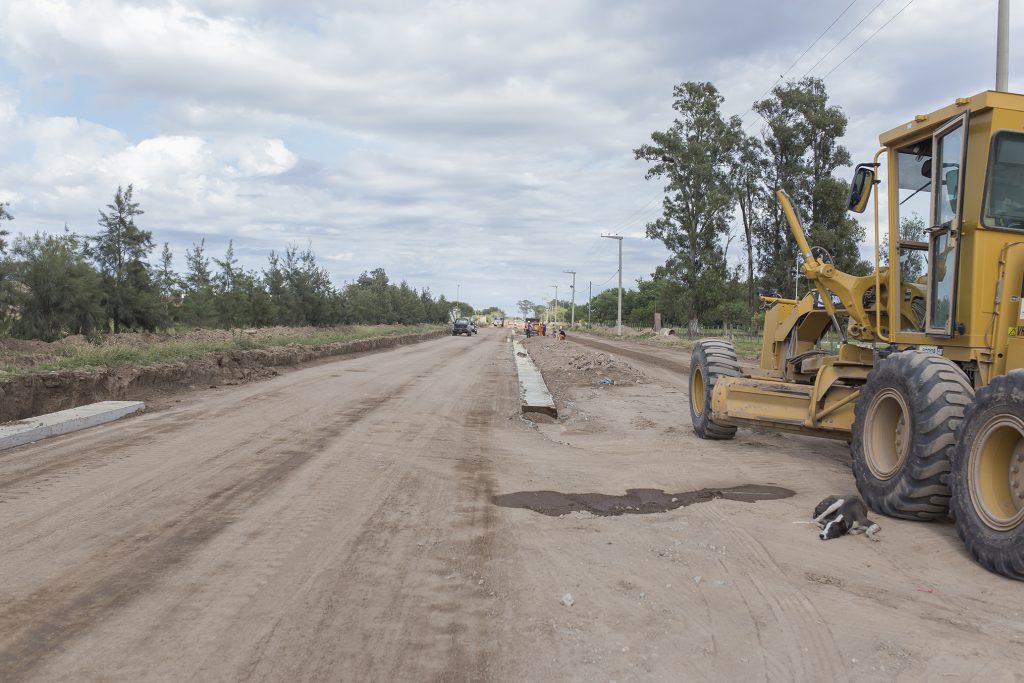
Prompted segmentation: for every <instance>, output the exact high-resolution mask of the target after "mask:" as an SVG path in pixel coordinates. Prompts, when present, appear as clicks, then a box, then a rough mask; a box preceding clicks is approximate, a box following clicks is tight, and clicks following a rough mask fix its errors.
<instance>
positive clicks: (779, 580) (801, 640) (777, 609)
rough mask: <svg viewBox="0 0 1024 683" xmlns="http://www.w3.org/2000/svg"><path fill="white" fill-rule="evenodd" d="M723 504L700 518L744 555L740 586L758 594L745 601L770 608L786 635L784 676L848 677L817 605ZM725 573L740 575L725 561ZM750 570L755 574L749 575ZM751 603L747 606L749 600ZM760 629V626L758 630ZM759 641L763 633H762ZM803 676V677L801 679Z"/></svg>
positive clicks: (770, 658)
mask: <svg viewBox="0 0 1024 683" xmlns="http://www.w3.org/2000/svg"><path fill="white" fill-rule="evenodd" d="M720 508H721V506H718V507H716V506H713V505H706V506H704V509H701V510H700V511H699V514H700V515H701V516H702V517H703V518H704V520H705V522H706V523H707V524H708V526H710V527H711V528H713V529H715V530H716V531H717V533H718V534H719V535H720V537H722V538H727V539H729V549H730V552H731V553H737V551H738V554H739V555H740V557H739V558H737V563H738V565H739V566H740V567H742V572H743V573H742V575H741V576H740V577H737V578H738V579H739V580H738V581H737V586H739V587H740V589H741V590H743V587H744V585H745V582H744V581H743V579H745V580H746V581H747V582H749V585H750V586H752V587H753V588H754V590H755V591H756V592H755V593H754V594H753V595H745V596H744V601H751V600H752V601H754V602H759V603H763V604H767V605H768V606H769V607H770V609H771V611H772V613H773V614H774V615H775V618H776V622H777V624H776V625H777V626H781V627H782V628H783V629H784V631H785V634H786V635H784V636H782V637H781V638H779V640H780V641H781V642H783V643H785V644H786V655H787V658H788V660H789V661H788V667H787V668H786V672H785V673H786V675H785V678H794V677H795V678H798V679H800V680H808V681H835V680H843V679H844V678H845V675H846V674H845V666H844V664H843V659H842V653H841V652H840V650H839V647H838V645H837V643H836V642H835V639H834V638H833V637H832V634H831V631H830V630H829V628H828V626H827V624H826V623H825V620H824V619H823V618H822V617H821V615H820V613H818V611H817V609H815V607H814V605H813V604H811V602H810V601H809V600H808V599H807V598H806V597H805V596H804V595H803V594H802V593H801V592H800V591H799V590H797V589H796V588H794V587H793V586H791V585H789V582H788V580H787V574H786V573H785V572H784V571H783V569H782V568H781V567H780V566H779V565H778V564H777V563H776V562H775V560H774V559H773V558H772V556H771V554H770V553H769V552H768V551H767V550H766V549H765V547H764V545H762V544H761V543H760V542H759V541H758V540H757V539H756V538H754V536H753V535H751V534H750V532H748V531H747V530H746V529H744V528H743V527H740V526H737V525H734V524H731V523H730V522H729V516H728V515H727V514H726V513H725V511H724V510H722V509H720ZM723 567H724V568H725V569H726V571H727V572H728V573H729V574H731V575H733V576H736V571H735V567H730V566H727V565H726V564H725V563H723ZM751 568H753V569H754V571H751ZM762 576H766V577H767V576H770V577H771V583H772V584H776V585H778V586H779V588H770V587H769V586H768V581H767V580H766V579H765V578H761V577H762ZM748 604H749V602H748ZM758 629H759V630H760V627H758ZM759 638H760V635H759ZM774 654H775V652H774V650H773V649H772V647H771V646H769V647H768V649H767V650H766V652H765V656H766V661H768V662H769V663H770V664H771V667H770V668H772V669H776V670H777V669H778V668H780V667H781V666H783V664H782V662H779V661H778V660H775V659H774ZM798 672H799V675H797V674H798Z"/></svg>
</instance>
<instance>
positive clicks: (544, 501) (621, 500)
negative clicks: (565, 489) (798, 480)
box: [491, 484, 795, 517]
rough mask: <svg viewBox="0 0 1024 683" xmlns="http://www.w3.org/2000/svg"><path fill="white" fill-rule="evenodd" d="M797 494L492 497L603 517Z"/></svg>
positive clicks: (762, 490)
mask: <svg viewBox="0 0 1024 683" xmlns="http://www.w3.org/2000/svg"><path fill="white" fill-rule="evenodd" d="M793 495H795V494H794V493H793V491H790V490H789V489H785V488H782V487H781V486H760V485H756V484H744V485H742V486H733V487H732V488H726V489H700V490H698V491H684V492H683V493H665V492H664V491H662V490H661V489H626V494H625V495H622V496H613V495H610V494H607V493H559V492H558V491H517V492H515V493H503V494H501V495H498V496H494V497H492V498H491V502H492V503H494V504H495V505H497V506H499V507H506V508H525V509H527V510H533V511H534V512H539V513H540V514H542V515H548V516H549V517H560V516H562V515H566V514H568V513H570V512H589V513H591V514H593V515H597V516H599V517H611V516H615V515H648V514H651V513H655V512H667V511H668V510H675V509H676V508H680V507H685V506H687V505H693V504H694V503H706V502H708V501H709V500H715V499H716V498H725V499H727V500H738V501H742V502H744V503H753V502H756V501H759V500H779V499H780V498H789V497H790V496H793Z"/></svg>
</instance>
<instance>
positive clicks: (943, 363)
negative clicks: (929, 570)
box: [851, 351, 974, 520]
mask: <svg viewBox="0 0 1024 683" xmlns="http://www.w3.org/2000/svg"><path fill="white" fill-rule="evenodd" d="M887 387H888V388H894V389H896V390H897V391H899V392H900V393H901V395H902V396H903V398H904V400H905V401H906V403H907V408H908V410H909V412H910V423H911V424H910V427H909V428H908V429H907V433H908V435H909V436H908V437H907V438H910V439H911V443H910V450H909V453H908V454H907V457H906V459H905V460H904V462H903V464H902V465H901V466H900V468H899V469H898V470H897V471H896V472H895V473H894V474H893V476H892V477H891V478H890V479H887V480H881V479H879V478H877V477H876V476H875V474H874V473H873V472H872V471H871V469H870V468H869V467H868V464H867V462H866V457H865V455H864V433H863V432H864V423H865V420H866V417H867V415H866V413H867V410H868V406H869V404H870V403H871V401H872V399H873V398H874V396H875V395H876V394H877V392H878V391H880V390H881V389H883V388H887ZM973 398H974V390H973V388H972V387H971V385H970V382H969V381H968V379H967V376H966V375H965V374H964V373H963V372H962V371H961V370H960V368H958V367H957V366H956V365H955V364H953V362H952V361H950V360H948V359H946V358H943V357H942V356H938V355H935V354H931V353H925V352H922V351H903V352H901V353H894V354H892V355H890V356H888V357H887V358H883V359H882V360H881V361H879V362H878V364H877V365H876V366H875V367H874V368H873V369H872V370H871V372H870V374H869V375H868V379H867V382H866V383H865V385H864V387H863V389H862V390H861V396H860V398H859V399H858V400H857V405H856V408H855V409H854V422H853V434H852V437H853V440H852V444H851V454H852V456H853V472H854V477H855V478H856V480H857V489H858V491H859V492H860V494H861V497H862V498H863V499H864V501H865V502H866V503H867V504H868V506H869V507H870V508H871V509H873V510H875V511H877V512H879V513H881V514H883V515H887V516H889V517H899V518H903V519H921V520H930V519H939V518H942V517H945V516H946V514H947V511H948V508H949V497H950V492H949V472H950V470H951V465H950V458H951V457H952V447H953V445H954V443H955V442H956V433H955V429H956V428H957V427H958V426H959V425H960V423H961V422H962V421H963V415H964V410H965V408H966V407H967V406H968V405H969V404H970V403H971V401H972V399H973Z"/></svg>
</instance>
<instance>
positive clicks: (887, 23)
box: [821, 0, 914, 80]
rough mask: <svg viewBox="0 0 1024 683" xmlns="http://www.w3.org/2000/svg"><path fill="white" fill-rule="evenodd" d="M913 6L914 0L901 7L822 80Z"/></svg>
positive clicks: (823, 78)
mask: <svg viewBox="0 0 1024 683" xmlns="http://www.w3.org/2000/svg"><path fill="white" fill-rule="evenodd" d="M912 4H914V0H910V1H909V2H908V3H907V4H905V5H904V6H903V7H901V8H900V11H899V12H897V13H896V14H894V15H892V16H891V17H890V18H889V21H887V22H885V23H884V24H882V25H881V26H879V27H878V28H877V29H875V32H874V33H872V34H871V35H870V36H868V37H867V38H865V39H864V42H863V43H861V44H860V45H858V46H857V47H856V48H854V50H853V52H851V53H850V54H848V55H846V56H845V57H843V61H841V62H839V63H838V64H836V65H835V66H834V67H832V69H831V70H830V71H829V72H828V73H827V74H825V75H824V76H822V77H821V80H825V79H826V78H828V77H829V76H831V75H832V72H834V71H835V70H836V69H838V68H839V67H841V66H842V65H843V64H845V63H846V60H847V59H849V58H850V57H852V56H854V55H855V54H857V52H858V51H859V50H860V49H861V48H862V47H864V45H865V44H867V42H868V41H869V40H871V39H872V38H874V37H875V36H876V35H878V32H879V31H881V30H882V29H883V28H885V27H886V26H888V25H889V24H891V23H892V21H893V19H895V18H896V17H898V16H899V15H900V14H902V13H903V10H905V9H907V8H908V7H910V6H911V5H912Z"/></svg>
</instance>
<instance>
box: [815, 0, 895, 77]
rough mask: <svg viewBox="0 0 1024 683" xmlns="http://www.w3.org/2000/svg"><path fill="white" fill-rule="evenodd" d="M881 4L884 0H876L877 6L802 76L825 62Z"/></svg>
mask: <svg viewBox="0 0 1024 683" xmlns="http://www.w3.org/2000/svg"><path fill="white" fill-rule="evenodd" d="M883 2H885V0H878V4H877V5H875V6H874V7H872V8H871V11H870V12H868V13H867V14H865V15H864V17H863V18H862V19H861V20H860V21H858V22H857V23H856V24H854V25H853V28H851V29H850V30H849V31H847V32H846V35H844V36H843V37H842V38H840V39H839V41H838V42H837V43H836V44H835V45H833V46H832V47H831V48H830V49H829V51H828V52H826V53H825V54H824V55H823V56H822V58H821V59H819V60H818V61H816V62H815V63H814V66H812V67H811V68H810V69H808V70H807V71H805V72H804V76H806V75H807V74H809V73H811V72H812V71H814V70H815V69H816V68H817V67H818V65H819V64H821V63H822V62H824V61H825V59H826V58H827V57H828V56H829V55H830V54H832V53H833V52H835V49H836V48H837V47H839V46H840V45H842V44H843V41H844V40H846V39H847V38H849V37H850V34H851V33H853V32H854V31H856V30H857V28H858V27H859V26H860V25H861V24H863V23H864V22H865V21H867V20H868V17H870V16H871V15H872V14H874V13H875V10H877V9H878V8H879V7H881V6H882V3H883Z"/></svg>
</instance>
